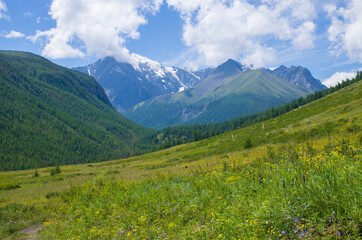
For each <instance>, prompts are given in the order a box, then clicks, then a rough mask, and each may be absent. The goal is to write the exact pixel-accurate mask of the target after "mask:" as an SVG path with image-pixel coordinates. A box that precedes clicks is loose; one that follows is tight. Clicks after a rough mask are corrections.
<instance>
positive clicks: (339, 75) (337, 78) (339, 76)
mask: <svg viewBox="0 0 362 240" xmlns="http://www.w3.org/2000/svg"><path fill="white" fill-rule="evenodd" d="M355 76H356V72H336V73H335V74H333V75H332V76H331V77H330V78H328V79H326V80H324V81H323V84H324V85H326V86H327V87H331V86H335V85H336V84H337V83H339V82H342V81H343V80H346V79H347V78H348V79H352V78H354V77H355Z"/></svg>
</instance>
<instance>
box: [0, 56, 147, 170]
mask: <svg viewBox="0 0 362 240" xmlns="http://www.w3.org/2000/svg"><path fill="white" fill-rule="evenodd" d="M0 86H1V88H0V96H1V97H0V113H1V114H0V170H10V169H25V168H35V167H41V166H49V165H55V164H66V163H67V164H69V163H81V162H92V161H104V160H110V159H116V158H122V157H127V156H130V155H132V154H135V153H139V152H141V151H143V148H144V147H145V146H144V144H141V143H139V141H140V139H141V138H142V137H143V136H144V135H146V134H148V133H149V132H150V130H149V129H145V128H143V127H140V126H138V125H137V124H135V123H133V122H131V121H130V120H128V119H127V118H125V117H124V116H122V115H121V114H119V113H118V112H117V111H115V110H114V109H113V108H112V107H111V105H110V102H109V101H108V98H107V96H106V95H105V93H104V91H103V89H102V88H101V87H100V86H99V84H98V83H97V82H96V81H95V80H94V79H93V78H91V77H89V76H87V75H85V74H82V73H79V72H77V71H71V70H69V69H66V68H63V67H60V66H57V65H55V64H53V63H51V62H50V61H48V60H46V59H44V58H41V57H39V56H36V55H33V54H30V53H22V52H5V51H2V52H0Z"/></svg>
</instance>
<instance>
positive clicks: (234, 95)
mask: <svg viewBox="0 0 362 240" xmlns="http://www.w3.org/2000/svg"><path fill="white" fill-rule="evenodd" d="M235 74H236V75H235ZM310 92H311V91H309V90H307V89H304V88H301V87H298V86H296V85H295V84H292V83H289V82H287V81H285V80H282V79H280V78H278V77H276V76H274V75H272V74H270V73H268V72H267V71H265V70H263V69H259V70H249V69H246V68H243V67H242V66H241V65H239V64H237V63H236V62H235V61H232V60H229V61H227V62H226V63H224V64H222V65H221V66H220V67H219V68H216V70H215V71H214V72H213V73H211V74H209V75H208V76H206V77H205V78H204V79H203V80H202V81H201V82H200V83H199V84H197V85H195V86H194V87H193V88H191V89H188V90H186V91H184V92H181V93H177V94H173V95H170V94H169V95H162V96H159V97H156V98H154V99H151V100H148V101H145V102H143V103H140V104H138V105H136V106H135V107H133V108H132V109H130V110H128V111H126V112H125V115H126V116H127V117H129V118H130V119H132V120H133V121H135V122H137V123H139V124H141V125H144V126H148V127H154V128H162V127H165V126H172V125H180V124H192V123H214V122H221V121H225V120H228V119H231V118H234V117H237V116H241V115H244V114H249V113H255V112H259V111H263V110H265V109H268V108H270V107H272V106H276V105H280V104H282V103H286V102H289V101H291V100H292V99H295V98H298V97H301V96H305V95H307V94H308V93H310Z"/></svg>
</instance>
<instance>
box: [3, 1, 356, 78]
mask: <svg viewBox="0 0 362 240" xmlns="http://www.w3.org/2000/svg"><path fill="white" fill-rule="evenodd" d="M361 12H362V1H360V0H348V1H347V0H346V1H339V0H335V1H331V0H329V1H327V0H325V1H323V0H322V1H317V0H298V1H294V0H260V1H256V0H122V1H119V0H26V1H25V0H0V46H1V47H0V49H3V50H19V51H28V52H33V53H35V54H39V55H42V56H44V57H46V58H49V59H50V60H52V61H53V62H55V63H57V64H60V65H63V66H67V67H75V66H83V65H86V64H89V63H92V62H94V61H96V60H97V59H99V58H102V57H105V56H114V57H115V58H116V59H117V60H119V61H127V62H129V63H131V64H133V65H137V64H138V63H137V60H136V59H137V58H135V57H134V54H139V55H142V56H145V57H148V58H150V59H152V60H156V61H159V62H161V63H163V64H166V65H173V66H184V67H189V68H204V67H208V66H217V65H218V64H221V63H222V62H224V61H226V60H227V59H229V58H233V59H235V60H238V61H240V62H241V63H243V64H248V65H251V64H252V65H253V66H254V67H277V66H279V65H282V64H284V65H286V66H290V65H300V66H304V67H307V68H308V69H310V70H311V72H312V74H313V75H314V76H315V77H316V78H319V79H320V80H322V81H330V82H331V83H330V84H332V83H334V82H335V81H336V80H337V79H341V78H345V77H351V76H353V74H355V72H356V71H357V70H360V69H362V38H361V36H362V15H361V14H360V13H361ZM326 83H327V82H326Z"/></svg>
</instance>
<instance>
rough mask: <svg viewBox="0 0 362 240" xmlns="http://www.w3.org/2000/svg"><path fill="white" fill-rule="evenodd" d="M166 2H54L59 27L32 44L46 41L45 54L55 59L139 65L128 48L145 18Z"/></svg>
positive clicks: (54, 17) (141, 0)
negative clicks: (88, 58)
mask: <svg viewBox="0 0 362 240" xmlns="http://www.w3.org/2000/svg"><path fill="white" fill-rule="evenodd" d="M162 2H163V0H151V1H149V0H103V1H99V0H53V2H52V4H51V9H50V12H49V14H50V16H51V17H52V18H53V19H54V20H55V21H56V27H55V28H52V29H50V30H48V31H43V32H40V31H38V32H37V33H36V34H35V35H34V36H31V37H29V39H30V40H32V41H37V40H40V39H44V38H45V41H46V44H45V47H44V49H43V52H42V54H43V55H44V56H46V57H50V58H53V59H57V58H68V57H84V56H86V55H95V56H97V57H104V56H113V57H115V58H116V59H117V60H118V61H128V62H130V63H134V64H137V63H136V62H135V59H134V58H133V57H132V55H131V54H130V53H129V51H128V49H127V48H126V47H125V42H126V40H127V39H136V38H138V37H139V32H138V31H137V29H138V27H139V26H140V25H143V24H146V23H147V19H146V18H145V16H144V15H143V14H144V13H146V12H151V13H156V12H157V11H158V10H159V7H160V5H161V4H162Z"/></svg>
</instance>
